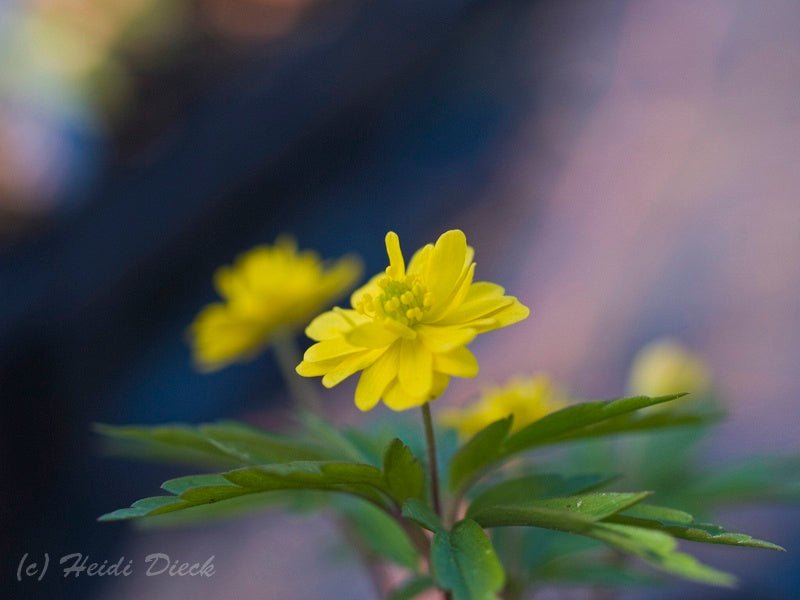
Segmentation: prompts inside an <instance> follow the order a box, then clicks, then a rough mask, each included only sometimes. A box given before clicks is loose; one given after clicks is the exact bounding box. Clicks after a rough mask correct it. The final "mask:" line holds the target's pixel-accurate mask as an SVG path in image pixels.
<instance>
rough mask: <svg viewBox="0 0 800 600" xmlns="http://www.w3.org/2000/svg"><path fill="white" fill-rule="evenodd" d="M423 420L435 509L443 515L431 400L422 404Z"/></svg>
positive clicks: (438, 513)
mask: <svg viewBox="0 0 800 600" xmlns="http://www.w3.org/2000/svg"><path fill="white" fill-rule="evenodd" d="M422 422H423V423H424V424H425V442H426V445H427V447H428V474H429V476H430V481H431V499H432V501H433V510H434V511H436V514H437V515H439V516H440V517H441V516H442V500H441V496H440V495H439V465H438V461H437V459H436V435H435V434H434V432H433V419H432V418H431V405H430V403H429V402H426V403H425V404H423V405H422Z"/></svg>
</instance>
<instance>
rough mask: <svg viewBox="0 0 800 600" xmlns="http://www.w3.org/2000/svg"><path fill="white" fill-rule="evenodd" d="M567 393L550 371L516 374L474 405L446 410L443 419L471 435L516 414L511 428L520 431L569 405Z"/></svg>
mask: <svg viewBox="0 0 800 600" xmlns="http://www.w3.org/2000/svg"><path fill="white" fill-rule="evenodd" d="M566 398H567V396H566V394H565V393H564V391H563V390H561V389H559V388H558V387H556V386H555V385H554V384H553V382H552V381H551V380H550V378H549V377H548V376H547V375H535V376H532V377H515V378H513V379H511V380H509V381H508V382H507V383H506V384H505V385H502V386H498V387H494V388H489V389H488V390H486V391H484V393H483V394H482V396H481V398H480V400H478V401H477V402H476V403H475V404H472V405H471V406H465V407H463V408H450V409H447V410H443V411H442V413H441V416H440V419H439V420H440V421H441V422H442V423H443V424H444V425H447V426H450V427H452V428H453V429H456V430H457V431H458V433H459V434H460V435H461V436H462V437H464V438H467V437H470V436H472V435H474V434H476V433H477V432H479V431H480V430H481V429H483V428H484V427H486V426H487V425H489V424H490V423H494V422H495V421H497V420H499V419H502V418H503V417H507V416H508V415H514V422H513V424H512V427H511V431H512V432H514V431H519V430H520V429H522V428H523V427H525V426H526V425H530V424H531V423H533V422H534V421H538V420H539V419H541V418H542V417H544V416H545V415H548V414H550V413H551V412H555V411H557V410H559V409H561V408H564V406H565V405H566Z"/></svg>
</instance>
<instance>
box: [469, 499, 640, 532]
mask: <svg viewBox="0 0 800 600" xmlns="http://www.w3.org/2000/svg"><path fill="white" fill-rule="evenodd" d="M649 495H650V492H636V493H619V492H594V493H588V494H581V495H575V496H563V497H557V498H543V499H538V500H533V499H532V500H528V501H525V502H524V503H519V504H500V505H494V506H488V505H486V504H485V503H484V504H482V505H479V507H478V509H477V510H475V509H473V507H472V506H470V507H469V509H468V510H467V516H468V517H470V518H471V519H474V520H475V521H476V522H477V523H478V524H480V525H481V526H483V527H507V526H514V525H521V526H529V527H544V528H546V529H556V530H559V531H569V532H574V533H583V532H586V531H588V530H590V529H591V526H592V524H593V523H595V522H597V521H600V520H602V519H605V518H606V517H609V516H611V515H613V514H615V513H618V512H620V511H621V510H624V509H626V508H628V507H630V506H633V505H634V504H636V503H637V502H641V501H642V500H643V499H645V498H646V497H647V496H649Z"/></svg>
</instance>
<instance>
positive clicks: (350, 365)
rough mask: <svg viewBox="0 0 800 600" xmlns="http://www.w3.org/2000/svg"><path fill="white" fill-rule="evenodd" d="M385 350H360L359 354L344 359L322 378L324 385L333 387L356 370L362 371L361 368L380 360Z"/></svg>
mask: <svg viewBox="0 0 800 600" xmlns="http://www.w3.org/2000/svg"><path fill="white" fill-rule="evenodd" d="M384 352H385V349H383V348H382V349H380V350H365V351H362V352H359V353H357V354H353V355H350V356H348V357H347V358H345V359H344V360H342V362H341V363H339V365H338V366H337V367H336V368H335V369H333V370H331V371H328V372H327V373H326V374H325V376H324V377H323V378H322V385H324V386H325V387H326V388H332V387H333V386H335V385H338V384H340V383H341V382H342V381H344V380H345V379H347V378H348V377H350V375H352V374H353V373H355V372H356V371H360V370H361V369H365V368H367V367H368V366H370V365H371V364H372V363H374V362H375V361H376V360H378V359H379V358H380V356H381V354H383V353H384Z"/></svg>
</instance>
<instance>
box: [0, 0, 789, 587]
mask: <svg viewBox="0 0 800 600" xmlns="http://www.w3.org/2000/svg"><path fill="white" fill-rule="evenodd" d="M798 31H800V4H798V3H797V2H795V1H794V0H762V1H761V2H752V1H750V0H716V1H715V0H700V1H690V0H686V1H675V2H671V1H669V2H668V1H666V0H662V1H657V0H650V1H641V2H637V1H630V2H626V1H622V0H593V1H590V0H585V1H572V2H557V1H555V0H550V1H534V0H519V1H515V0H507V1H504V2H501V1H495V2H489V1H486V0H435V1H432V0H428V1H425V2H409V1H407V0H405V1H399V0H398V1H396V0H382V1H381V2H359V1H358V0H106V1H104V2H100V3H87V2H82V1H79V0H27V1H24V0H8V1H6V2H3V3H2V4H0V411H1V412H0V428H2V429H0V444H2V445H3V449H2V454H1V455H0V456H1V458H0V461H2V462H1V463H0V464H1V465H2V476H3V481H4V485H3V486H2V490H0V506H2V507H3V509H2V519H3V522H2V530H3V534H2V535H1V536H0V560H2V568H3V572H4V573H5V575H7V576H8V579H12V578H13V572H14V571H15V570H16V568H17V564H18V562H19V560H20V558H21V556H22V555H23V553H26V552H27V553H30V554H31V555H32V556H42V554H43V553H44V552H49V553H50V556H51V557H52V556H61V555H63V554H66V553H69V552H82V553H84V554H89V555H90V556H91V557H93V558H95V559H100V560H104V559H107V558H114V559H116V557H118V556H120V555H123V554H124V555H125V556H129V557H139V556H140V555H141V556H143V555H144V554H147V553H150V552H167V553H169V554H171V555H174V556H175V557H176V558H177V557H185V560H191V561H195V560H198V559H202V560H205V558H207V557H208V556H210V555H212V554H214V555H216V567H217V572H216V574H215V576H214V577H213V578H211V579H204V580H202V581H195V580H187V579H180V578H173V579H169V578H166V579H164V578H146V577H144V576H143V575H141V576H136V577H131V578H128V579H124V580H123V579H120V580H116V581H103V580H98V579H94V580H92V579H88V578H81V579H78V580H70V581H64V580H63V579H61V578H60V577H56V576H51V577H47V578H45V579H44V580H43V581H42V582H32V581H24V582H22V583H16V582H11V583H10V585H11V587H10V588H9V592H8V593H6V594H3V595H4V597H9V598H28V597H30V598H42V597H49V598H112V597H113V598H131V599H134V598H152V599H162V598H164V599H166V598H185V597H207V598H233V597H235V598H321V597H331V595H332V594H333V597H337V598H338V597H341V598H345V597H346V598H353V599H357V598H369V594H370V592H369V583H368V580H367V578H366V576H365V575H364V574H363V573H362V572H360V570H359V569H358V567H357V566H355V565H354V564H350V563H342V562H341V561H339V562H336V561H334V562H331V561H329V560H327V558H326V556H327V557H328V558H329V555H330V551H329V550H330V548H331V547H332V544H333V536H332V535H331V527H330V524H329V523H328V522H326V521H325V520H324V519H309V518H302V519H299V518H296V517H287V516H285V515H280V514H272V513H270V514H267V515H261V516H254V517H248V518H247V519H245V520H242V521H235V522H230V523H224V524H219V525H214V526H213V527H209V528H205V529H202V530H180V531H168V532H159V533H155V532H146V533H137V532H135V531H133V530H132V529H131V528H129V527H126V526H124V525H100V524H97V523H96V522H95V519H96V517H97V516H98V515H99V514H102V513H104V512H107V511H109V510H112V509H114V508H117V507H120V506H126V505H128V504H129V503H130V502H131V501H132V500H134V499H135V498H139V497H142V496H143V495H148V493H149V491H155V490H156V489H157V487H158V485H159V483H160V482H161V481H162V480H163V479H164V478H165V476H170V475H172V474H174V471H170V470H168V469H166V468H163V467H159V468H156V467H154V466H152V465H137V464H132V463H121V462H119V461H114V460H109V459H107V458H102V457H101V456H100V455H99V453H98V452H97V449H96V447H95V440H94V439H93V436H92V434H91V433H90V426H91V423H92V422H96V421H102V422H108V423H120V424H121V423H162V422H167V421H190V422H200V421H204V420H213V419H217V418H222V417H236V418H240V419H243V420H248V421H251V422H261V423H263V422H269V421H270V420H272V419H274V418H276V417H274V415H275V414H280V411H282V410H283V409H284V408H285V406H286V400H285V398H284V394H283V390H282V388H281V386H280V383H279V376H278V372H277V368H276V365H275V363H274V360H273V358H272V356H271V355H270V354H269V353H266V354H264V355H262V356H261V357H260V358H258V359H257V360H255V361H253V362H251V363H249V364H246V365H238V366H234V367H230V368H228V369H225V370H223V371H220V372H218V373H215V374H212V375H201V374H199V373H197V372H195V371H194V370H193V369H192V365H191V362H190V356H189V351H188V347H187V345H186V340H185V331H186V327H187V326H188V324H189V323H190V322H191V320H192V318H193V317H194V315H195V314H196V312H197V311H198V310H199V308H200V307H202V306H203V305H204V304H205V303H207V302H208V301H210V300H212V299H213V298H214V291H213V289H212V285H211V275H212V273H213V270H214V269H215V268H216V267H217V266H219V265H221V264H223V263H229V262H230V261H231V259H232V258H233V257H234V256H235V255H236V254H238V253H240V252H241V251H243V250H245V249H248V248H249V247H251V246H253V245H255V244H257V243H263V242H270V241H272V240H273V239H274V238H275V236H276V235H278V234H279V233H281V232H291V233H293V234H294V235H295V236H296V237H297V238H298V240H299V243H300V245H301V246H303V247H312V248H315V249H317V250H318V251H320V252H321V253H322V254H323V255H324V256H328V257H333V256H338V255H341V254H344V253H346V252H349V251H354V252H357V253H359V254H361V256H362V257H363V258H364V260H365V263H366V265H367V272H372V271H376V270H378V269H380V268H382V267H383V266H384V265H385V261H386V259H385V256H384V254H383V250H382V239H383V236H384V234H385V232H386V231H387V230H389V229H394V230H395V231H397V232H398V233H399V234H400V237H401V239H402V240H403V244H404V247H405V248H406V249H407V250H411V249H413V248H415V247H417V246H419V245H421V244H422V243H424V242H427V241H430V240H433V239H435V238H436V236H438V234H439V233H440V232H441V231H443V230H444V229H446V228H452V227H460V228H462V229H464V230H465V231H466V233H467V237H468V239H469V240H470V243H471V244H472V245H473V246H475V247H476V249H477V261H478V278H486V277H490V278H491V279H492V280H495V281H500V282H503V283H504V284H505V285H506V287H507V288H508V289H509V291H510V292H511V293H513V294H515V295H517V296H519V297H520V298H521V299H522V300H523V301H525V303H526V304H528V305H529V306H530V307H531V308H532V315H531V317H530V318H529V319H528V320H527V321H526V322H524V323H522V324H520V325H518V326H516V327H514V328H511V329H509V330H507V331H503V332H501V333H496V334H492V335H489V336H484V339H482V340H481V341H479V342H476V344H475V350H476V353H477V355H478V357H479V359H480V360H481V370H482V375H481V377H480V378H479V379H478V380H476V381H472V380H470V381H459V382H458V383H457V384H456V385H453V386H451V390H450V392H449V393H448V397H447V400H443V402H459V401H461V400H463V399H465V398H467V397H469V396H470V395H472V394H474V393H475V392H476V391H477V390H478V389H480V387H485V386H486V385H488V384H489V383H492V382H497V381H502V380H503V379H505V378H506V377H507V376H510V375H513V374H516V373H521V372H528V371H532V370H533V371H538V370H546V371H549V372H550V373H552V374H553V375H554V376H555V377H556V378H557V379H558V380H560V381H562V382H565V383H567V385H568V386H569V387H570V389H571V390H572V391H573V392H574V393H576V394H579V395H580V396H582V397H598V398H600V397H610V396H614V395H620V394H621V393H623V392H624V387H625V381H626V377H627V370H628V367H629V365H630V361H631V358H632V357H633V355H634V353H635V352H636V350H637V349H638V348H640V347H641V346H642V345H643V344H645V343H646V342H648V341H650V340H651V339H653V338H655V337H658V336H662V335H670V336H672V337H674V338H676V339H678V340H680V341H681V342H683V343H685V344H686V345H687V346H689V347H690V348H692V349H693V350H694V351H696V352H698V353H699V354H701V355H703V356H704V357H706V359H707V360H708V362H709V364H710V367H711V370H712V371H713V373H714V376H715V380H716V382H717V386H718V388H719V390H720V393H721V395H722V396H723V398H724V399H725V402H726V404H727V406H728V409H729V411H730V413H731V417H730V419H729V420H728V421H727V422H726V423H724V424H723V425H722V426H721V427H719V428H717V429H716V431H715V433H714V435H713V444H712V445H711V447H710V449H709V457H708V460H709V462H710V463H713V462H714V461H724V460H728V459H732V458H736V457H744V456H747V455H750V454H754V453H759V454H781V453H784V454H785V453H789V452H793V451H796V450H797V447H798V444H797V431H798V426H799V425H800V405H798V398H800V368H798V367H800V365H798V360H797V357H798V355H799V354H800V199H798V190H799V189H800V168H798V166H797V160H798V158H797V157H798V154H799V151H800V36H798V35H797V32H798ZM352 386H353V383H351V382H348V383H346V384H343V385H342V386H340V387H341V388H342V389H337V390H335V392H333V393H331V394H329V396H328V397H329V398H330V410H331V412H332V413H334V414H340V415H341V418H342V419H344V420H351V421H352V420H357V419H359V418H361V417H360V415H357V414H355V413H356V411H355V410H354V408H353V406H352ZM720 521H721V522H723V523H724V524H726V525H729V526H730V527H731V528H733V529H738V530H745V531H748V532H750V533H752V534H753V535H755V536H757V537H760V538H765V539H769V540H772V541H774V542H776V543H778V544H781V545H783V546H785V547H787V548H788V549H789V552H787V553H786V554H781V555H777V554H760V553H758V552H755V551H754V552H737V551H735V550H726V549H724V548H721V549H717V548H712V549H710V550H709V549H703V550H702V552H698V554H700V555H701V556H702V557H703V558H704V559H705V560H707V561H708V562H710V563H711V564H714V565H717V566H721V567H723V568H728V569H730V570H733V571H735V572H737V573H739V574H740V575H741V577H742V579H743V581H742V586H741V587H740V588H739V589H738V590H736V591H719V590H714V589H708V588H701V587H699V586H690V585H683V584H679V585H678V587H676V588H672V589H670V590H667V591H665V590H661V591H656V592H650V591H641V590H639V591H632V592H630V593H626V595H625V597H626V598H627V597H630V598H644V597H647V598H651V597H658V598H669V597H674V594H677V593H678V592H677V591H676V590H679V592H680V594H681V595H682V596H683V597H689V598H754V597H758V598H786V599H790V598H796V597H798V594H800V575H798V573H800V568H799V567H800V552H799V551H798V548H797V544H796V540H798V539H800V519H798V511H797V510H796V509H788V508H786V509H775V508H764V509H753V510H747V511H735V512H731V513H730V514H726V515H725V516H724V518H721V519H720ZM270 548H273V549H274V548H280V552H279V553H278V555H277V556H276V555H275V554H276V553H275V551H274V550H272V551H270ZM309 556H316V557H317V559H315V560H316V561H318V562H319V568H317V569H309V568H308V567H307V566H306V564H305V563H304V562H303V561H305V560H308V557H309ZM202 560H201V562H202ZM4 579H5V578H4ZM339 590H341V592H339ZM570 594H572V595H568V594H567V593H565V592H553V593H552V594H550V593H549V592H545V593H544V594H542V597H559V598H561V597H575V598H584V597H586V592H585V591H582V590H573V591H570Z"/></svg>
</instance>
